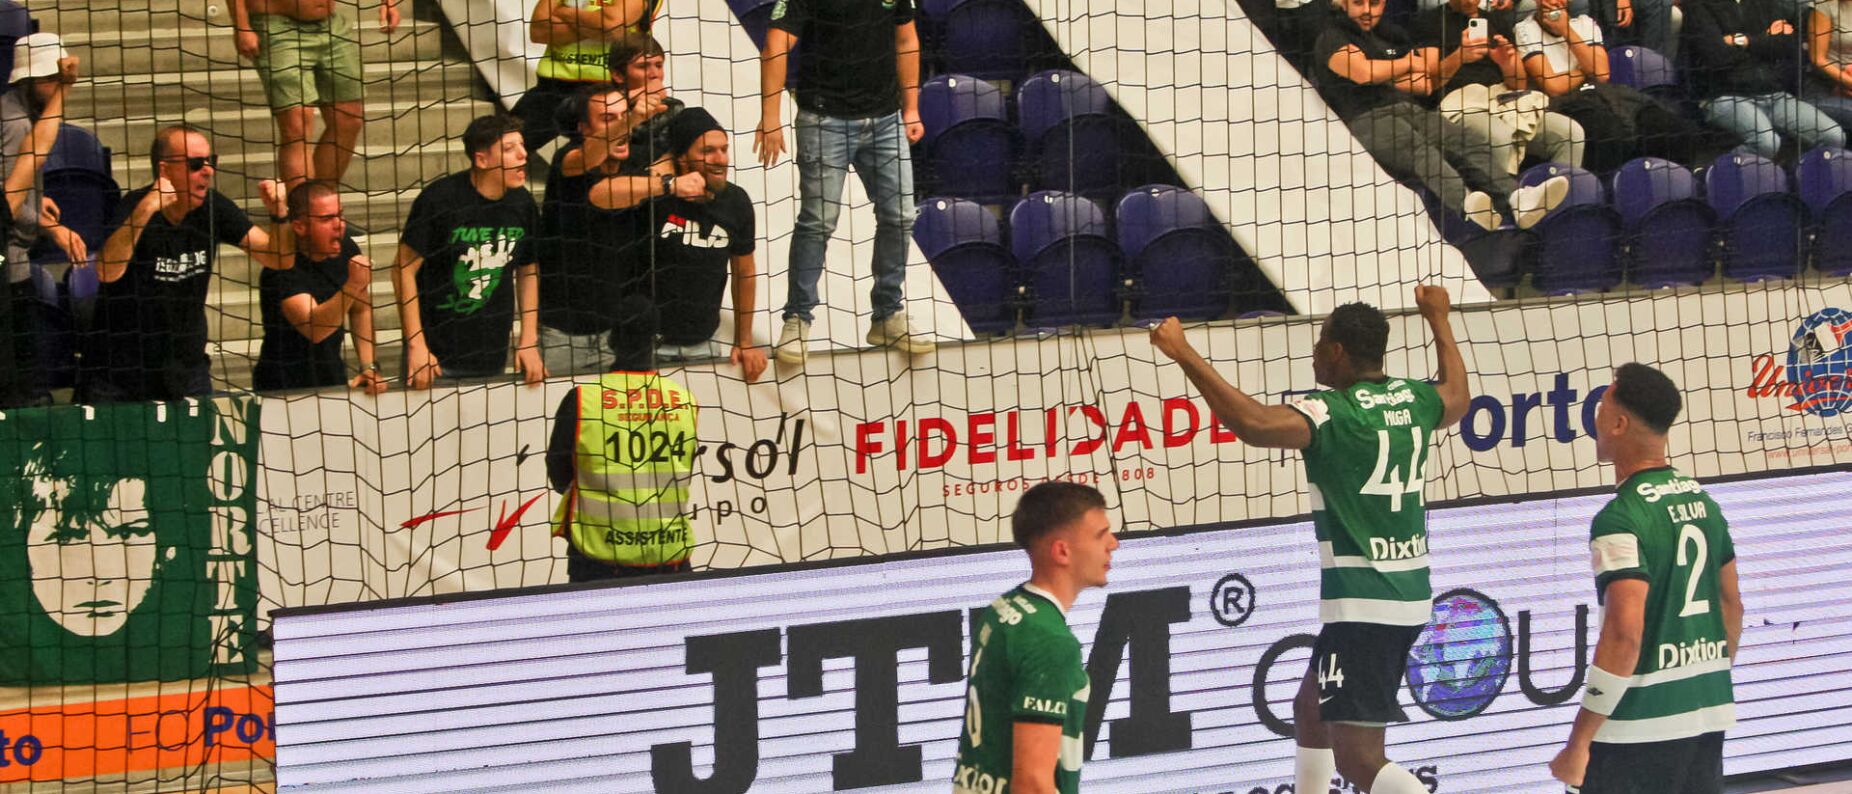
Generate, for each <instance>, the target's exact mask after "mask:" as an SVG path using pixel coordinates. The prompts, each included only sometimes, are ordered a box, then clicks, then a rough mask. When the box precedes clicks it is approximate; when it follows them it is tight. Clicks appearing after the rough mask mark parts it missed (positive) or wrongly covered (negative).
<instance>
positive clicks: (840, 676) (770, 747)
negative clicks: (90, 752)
mask: <svg viewBox="0 0 1852 794" xmlns="http://www.w3.org/2000/svg"><path fill="white" fill-rule="evenodd" d="M1848 488H1852V473H1848V472H1846V471H1834V472H1829V473H1821V474H1808V475H1794V476H1787V477H1773V478H1765V479H1753V480H1739V481H1732V482H1724V483H1719V484H1716V485H1714V486H1712V487H1711V488H1709V490H1710V491H1711V493H1712V495H1713V496H1714V497H1715V498H1716V500H1717V501H1718V503H1719V504H1720V505H1721V506H1722V508H1723V510H1724V513H1725V516H1726V518H1727V519H1728V520H1729V522H1730V527H1731V532H1732V536H1733V538H1734V541H1735V547H1736V550H1737V567H1738V570H1739V572H1740V576H1741V582H1742V592H1743V598H1744V602H1745V605H1746V616H1745V619H1744V622H1745V625H1746V627H1747V628H1746V631H1745V633H1744V635H1743V639H1742V649H1741V651H1740V654H1739V656H1738V657H1737V661H1736V667H1735V671H1734V678H1735V683H1736V686H1735V693H1736V702H1737V704H1738V715H1739V719H1740V722H1739V724H1738V725H1737V727H1735V728H1734V729H1733V730H1731V731H1730V733H1729V739H1728V742H1727V743H1726V745H1725V753H1726V759H1727V760H1726V765H1725V771H1726V773H1729V774H1739V773H1745V772H1752V771H1759V770H1767V769H1774V768H1784V767H1794V766H1802V765H1807V764H1812V763H1819V762H1823V761H1829V760H1837V759H1843V758H1845V757H1847V754H1848V752H1852V624H1849V623H1848V622H1847V621H1846V620H1845V618H1844V613H1845V604H1846V603H1847V602H1848V600H1852V583H1848V581H1847V580H1846V578H1845V577H1844V576H1843V572H1844V571H1845V570H1846V568H1847V566H1848V565H1852V539H1848V537H1847V535H1846V533H1845V526H1846V522H1845V511H1844V509H1843V508H1842V507H1840V506H1839V505H1837V504H1835V503H1834V502H1833V501H1832V500H1830V499H1823V498H1822V496H1821V495H1822V494H1840V493H1846V492H1847V489H1848ZM1610 496H1611V493H1595V494H1592V495H1585V496H1573V497H1565V498H1551V499H1534V500H1528V501H1519V502H1511V503H1504V504H1495V503H1488V504H1477V505H1472V506H1462V507H1452V508H1445V509H1438V510H1435V511H1433V512H1431V513H1430V526H1429V533H1430V534H1429V538H1430V544H1431V549H1432V558H1431V559H1432V562H1433V565H1434V569H1433V579H1434V589H1435V593H1436V599H1435V604H1434V612H1433V620H1432V622H1431V623H1430V624H1429V625H1428V627H1427V628H1426V629H1425V631H1424V632H1423V634H1422V636H1421V638H1420V639H1419V640H1418V641H1417V642H1416V645H1415V648H1414V649H1413V651H1412V652H1411V654H1410V658H1409V660H1408V666H1407V676H1406V686H1405V688H1404V689H1403V690H1402V692H1401V700H1402V703H1403V705H1404V708H1405V709H1406V710H1407V712H1408V713H1409V715H1410V717H1411V718H1412V720H1413V722H1412V723H1411V724H1408V725H1403V726H1397V727H1394V728H1392V729H1391V730H1390V732H1389V738H1390V747H1389V754H1390V757H1392V758H1394V759H1396V760H1397V761H1398V762H1400V763H1402V764H1403V765H1404V766H1405V767H1406V768H1408V769H1409V770H1410V771H1411V772H1413V773H1414V774H1415V775H1416V776H1417V777H1418V778H1420V779H1421V780H1422V781H1423V782H1425V783H1426V784H1427V785H1428V788H1429V790H1431V791H1434V792H1475V793H1479V794H1489V793H1493V792H1512V793H1513V794H1515V793H1516V792H1527V793H1529V792H1537V791H1543V790H1547V789H1548V788H1549V785H1550V783H1549V772H1548V770H1547V768H1546V763H1547V762H1548V760H1549V759H1550V757H1551V756H1552V755H1553V754H1554V753H1555V751H1556V749H1557V748H1558V747H1559V746H1560V744H1561V742H1562V741H1563V740H1564V738H1565V737H1566V736H1567V735H1568V726H1569V722H1570V721H1571V720H1572V719H1573V718H1574V716H1575V712H1576V702H1577V699H1578V692H1579V690H1580V688H1581V684H1582V681H1583V677H1584V673H1585V671H1586V666H1587V664H1588V663H1589V660H1590V658H1591V654H1592V646H1593V644H1594V642H1595V639H1596V636H1597V633H1598V628H1597V626H1598V619H1599V615H1598V609H1599V607H1597V606H1596V603H1595V592H1594V587H1593V575H1592V574H1591V573H1590V566H1589V551H1588V537H1589V529H1588V527H1589V521H1590V519H1591V518H1592V517H1593V516H1594V514H1595V512H1596V511H1597V510H1598V509H1600V507H1601V506H1602V505H1603V504H1604V503H1605V502H1606V501H1607V499H1609V498H1610ZM1117 512H1118V511H1114V513H1115V515H1116V514H1117ZM1123 540H1124V545H1123V546H1122V547H1121V548H1120V549H1119V551H1118V552H1117V554H1116V555H1115V556H1114V560H1113V566H1112V582H1111V584H1110V585H1109V586H1108V587H1107V588H1106V589H1105V590H1104V591H1103V592H1102V591H1088V592H1087V593H1084V594H1082V595H1081V597H1080V599H1079V601H1078V602H1077V603H1076V604H1075V605H1074V608H1073V609H1072V611H1071V612H1070V614H1069V615H1068V616H1067V619H1068V622H1069V624H1070V625H1071V626H1072V628H1073V629H1074V632H1075V634H1076V636H1077V637H1078V638H1079V639H1080V641H1081V643H1082V645H1083V651H1082V658H1083V659H1084V660H1085V663H1086V666H1087V671H1088V675H1089V677H1090V678H1091V681H1092V683H1091V698H1090V699H1089V701H1088V702H1089V704H1090V706H1091V710H1090V711H1089V713H1088V715H1087V716H1088V726H1089V727H1088V730H1087V737H1088V739H1087V753H1088V757H1089V760H1088V762H1087V764H1086V767H1085V770H1084V772H1083V780H1084V781H1085V783H1086V789H1087V790H1088V791H1093V792H1124V793H1125V794H1154V793H1155V792H1204V793H1207V792H1232V793H1233V794H1280V793H1281V792H1285V791H1288V790H1289V784H1290V783H1291V777H1292V768H1293V743H1292V741H1291V740H1290V739H1288V738H1286V737H1287V736H1288V734H1289V731H1290V728H1289V726H1288V724H1287V721H1288V720H1290V718H1291V704H1290V700H1291V698H1292V696H1293V693H1294V692H1295V691H1296V688H1297V686H1298V681H1299V680H1300V679H1301V677H1303V676H1304V674H1305V667H1306V664H1307V661H1308V657H1309V652H1310V646H1311V643H1312V639H1313V634H1314V633H1315V632H1316V631H1317V619H1318V618H1317V603H1318V602H1317V582H1318V559H1317V552H1316V550H1315V543H1314V542H1313V535H1312V530H1311V527H1310V526H1309V525H1308V524H1307V523H1304V522H1292V523H1268V522H1257V523H1250V524H1243V525H1236V526H1229V527H1225V528H1216V529H1208V530H1202V531H1188V532H1173V533H1153V534H1147V535H1138V534H1128V535H1126V536H1125V537H1124V538H1123ZM1026 571H1027V561H1026V559H1025V557H1024V555H1023V553H1022V552H1021V551H1019V550H1016V549H1014V548H998V547H988V548H984V549H976V550H957V551H946V552H934V553H927V554H923V555H902V556H901V557H900V558H898V559H895V558H883V559H868V560H858V561H853V562H839V563H822V564H811V565H802V566H795V567H786V568H784V569H782V570H774V571H770V572H766V573H744V572H741V573H735V574H723V573H715V574H708V575H696V576H692V577H685V578H679V579H673V580H669V581H663V582H661V583H651V584H631V585H624V584H608V585H582V586H574V587H568V588H546V589H542V590H540V591H538V592H523V593H517V594H508V595H505V596H499V597H498V596H462V597H451V598H438V599H421V600H416V601H412V602H402V603H386V604H370V605H355V606H344V607H328V608H321V609H310V610H296V611H286V612H283V613H281V614H279V615H278V617H277V622H276V636H277V646H276V666H275V676H276V681H277V683H276V695H277V720H278V723H279V724H280V725H281V726H282V728H281V730H280V731H279V733H278V736H279V739H280V741H279V743H278V746H277V762H278V781H279V783H280V785H281V790H283V791H319V790H334V789H336V788H338V789H339V790H341V791H393V792H440V791H459V790H464V789H470V790H477V789H484V788H490V787H508V788H510V789H513V788H522V789H526V790H547V791H576V790H585V791H606V792H650V791H656V792H669V793H680V792H746V791H751V792H792V793H793V794H795V793H797V792H806V793H811V792H819V791H844V790H860V789H878V790H880V791H893V792H901V791H906V792H915V791H917V792H927V791H939V792H942V791H945V790H947V788H948V787H949V784H950V781H951V779H952V777H953V775H954V770H953V764H952V760H951V759H952V754H953V752H954V750H955V744H956V740H957V736H958V732H959V723H960V720H962V719H963V718H964V715H965V710H964V709H965V698H964V694H965V693H964V684H963V677H964V674H965V670H966V665H967V663H968V654H969V653H970V648H971V645H970V639H969V629H968V626H969V624H970V622H971V620H972V618H973V616H974V614H975V612H976V610H978V609H981V608H982V607H983V606H984V605H985V604H987V603H989V602H990V600H991V599H993V598H995V597H996V596H997V595H998V594H1001V593H1003V592H1004V591H1006V590H1008V589H1010V588H1011V587H1013V586H1014V585H1015V584H1016V583H1017V582H1019V581H1021V580H1022V579H1023V578H1024V577H1025V576H1026ZM1643 651H1644V652H1646V653H1653V654H1659V655H1661V656H1665V655H1667V654H1670V656H1671V657H1672V658H1674V659H1676V658H1679V655H1680V654H1681V653H1682V652H1683V651H1681V649H1680V648H1678V647H1673V646H1669V645H1668V646H1661V647H1649V648H1645V649H1643ZM1687 655H1690V654H1687Z"/></svg>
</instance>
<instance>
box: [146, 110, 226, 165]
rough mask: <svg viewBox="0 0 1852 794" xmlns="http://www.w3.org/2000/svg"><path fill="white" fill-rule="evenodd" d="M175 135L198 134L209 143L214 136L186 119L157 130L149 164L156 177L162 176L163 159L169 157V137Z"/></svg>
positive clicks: (150, 148)
mask: <svg viewBox="0 0 1852 794" xmlns="http://www.w3.org/2000/svg"><path fill="white" fill-rule="evenodd" d="M175 135H182V136H185V135H198V136H199V137H201V138H205V139H206V142H207V143H211V142H212V137H211V136H209V135H207V134H206V131H205V130H202V129H200V128H198V127H195V126H193V125H191V124H188V123H186V122H184V121H183V122H180V123H179V124H169V125H167V126H165V127H162V128H161V129H159V130H157V131H156V132H155V133H154V143H153V144H151V145H150V146H149V147H148V164H149V165H150V166H152V167H153V169H154V176H155V178H156V179H159V178H160V177H161V161H162V160H166V159H167V153H168V149H167V139H169V138H171V137H173V136H175Z"/></svg>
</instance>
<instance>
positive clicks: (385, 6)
mask: <svg viewBox="0 0 1852 794" xmlns="http://www.w3.org/2000/svg"><path fill="white" fill-rule="evenodd" d="M379 29H380V30H383V31H385V32H386V35H388V36H390V35H392V32H393V31H395V30H398V29H399V4H398V3H381V4H380V6H379Z"/></svg>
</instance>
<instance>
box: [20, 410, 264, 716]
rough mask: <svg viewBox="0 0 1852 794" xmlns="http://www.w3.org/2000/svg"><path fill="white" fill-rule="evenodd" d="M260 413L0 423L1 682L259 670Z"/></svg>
mask: <svg viewBox="0 0 1852 794" xmlns="http://www.w3.org/2000/svg"><path fill="white" fill-rule="evenodd" d="M257 414H258V403H257V401H255V400H253V399H250V398H236V399H224V400H214V401H205V402H199V401H193V402H186V403H171V404H156V403H148V404H134V405H126V404H125V405H100V406H75V405H73V406H57V407H52V408H34V409H26V410H18V411H8V412H6V413H5V414H4V418H3V419H0V479H4V481H5V482H7V483H8V486H7V487H5V488H0V515H4V516H7V517H8V518H7V520H6V522H5V524H4V529H5V535H4V537H3V538H0V604H6V605H7V606H5V607H4V608H0V684H4V685H25V686H38V685H48V684H73V683H89V682H111V681H146V680H163V681H173V680H180V679H190V678H203V677H206V676H211V675H234V674H241V673H248V672H250V671H252V670H255V669H256V668H257V654H256V647H255V644H254V642H253V638H254V636H255V631H256V618H257V571H256V564H255V563H256V557H255V551H256V546H255V544H254V542H253V527H252V522H253V519H254V518H255V516H256V515H257V491H256V488H255V485H256V483H257V476H256V473H257V442H258V438H257V432H256V430H257V425H258V415H257Z"/></svg>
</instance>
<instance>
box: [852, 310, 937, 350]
mask: <svg viewBox="0 0 1852 794" xmlns="http://www.w3.org/2000/svg"><path fill="white" fill-rule="evenodd" d="M868 344H871V345H874V346H875V347H892V348H894V349H896V350H899V351H901V352H903V353H908V354H911V355H915V356H917V355H919V354H921V353H931V352H932V351H933V350H935V349H937V348H938V345H936V344H933V341H932V340H931V339H929V338H927V337H926V335H924V334H918V333H914V331H913V329H912V328H909V327H907V313H906V312H894V313H893V314H890V315H888V316H887V319H885V320H882V321H880V322H877V323H875V324H874V325H871V326H869V328H868Z"/></svg>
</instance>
